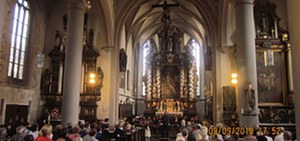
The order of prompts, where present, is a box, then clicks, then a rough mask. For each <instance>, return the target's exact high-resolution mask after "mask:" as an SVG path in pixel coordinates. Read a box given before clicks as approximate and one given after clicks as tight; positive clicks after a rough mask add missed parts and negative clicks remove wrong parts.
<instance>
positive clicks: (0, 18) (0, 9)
mask: <svg viewBox="0 0 300 141" xmlns="http://www.w3.org/2000/svg"><path fill="white" fill-rule="evenodd" d="M5 5H6V0H1V1H0V37H2V32H3V23H4V21H5V20H4V19H5ZM1 42H2V38H0V45H1V44H2V43H1ZM0 50H1V46H0ZM0 55H1V51H0Z"/></svg>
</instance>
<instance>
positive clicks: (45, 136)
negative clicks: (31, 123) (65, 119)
mask: <svg viewBox="0 0 300 141" xmlns="http://www.w3.org/2000/svg"><path fill="white" fill-rule="evenodd" d="M40 134H41V135H40V136H39V137H37V138H36V141H52V136H53V135H52V125H50V124H45V125H44V126H43V127H42V128H41V130H40Z"/></svg>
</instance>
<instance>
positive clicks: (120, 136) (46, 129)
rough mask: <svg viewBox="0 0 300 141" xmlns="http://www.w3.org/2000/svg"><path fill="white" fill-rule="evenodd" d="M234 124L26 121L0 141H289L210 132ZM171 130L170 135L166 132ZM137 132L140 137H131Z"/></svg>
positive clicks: (3, 129)
mask: <svg viewBox="0 0 300 141" xmlns="http://www.w3.org/2000/svg"><path fill="white" fill-rule="evenodd" d="M227 126H228V127H229V126H238V125H225V124H224V123H217V124H216V125H213V124H212V123H211V122H209V121H207V120H199V118H198V117H197V116H195V117H190V118H188V117H186V116H170V115H158V116H154V117H144V116H136V117H133V118H122V119H120V120H119V122H118V123H117V124H116V125H110V124H109V119H108V118H106V119H103V120H98V121H96V122H94V123H89V122H85V123H84V122H79V123H78V125H71V124H68V125H67V126H66V127H64V126H62V125H60V124H57V125H53V124H52V125H50V124H43V125H38V124H31V125H30V124H29V123H28V122H10V123H8V124H6V125H1V126H0V141H6V140H9V141H52V140H53V141H111V140H115V141H144V140H145V141H151V140H154V139H159V138H171V139H173V140H176V141H223V140H224V141H237V140H246V141H273V140H274V141H291V140H292V139H293V136H292V133H291V132H290V131H287V130H284V128H280V130H279V131H278V133H277V134H276V136H269V134H268V133H267V132H261V131H259V130H257V127H256V128H255V127H254V128H253V129H254V132H253V134H249V132H248V133H247V134H239V135H238V134H236V133H234V132H232V133H231V134H222V133H221V132H212V130H211V129H216V128H223V127H227ZM169 131H172V132H169ZM134 133H138V134H139V137H140V138H133V134H134Z"/></svg>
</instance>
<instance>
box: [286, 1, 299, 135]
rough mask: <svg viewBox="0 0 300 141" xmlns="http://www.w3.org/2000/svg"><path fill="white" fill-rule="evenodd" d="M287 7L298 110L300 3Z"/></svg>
mask: <svg viewBox="0 0 300 141" xmlns="http://www.w3.org/2000/svg"><path fill="white" fill-rule="evenodd" d="M287 6H288V8H287V9H288V19H289V33H290V41H291V57H292V59H293V61H292V65H293V84H295V86H294V97H293V99H294V102H295V109H299V108H300V102H298V101H300V95H299V93H300V87H299V86H297V85H298V84H300V73H299V71H300V65H299V62H298V60H300V55H299V52H300V48H299V45H300V26H299V25H300V18H299V15H298V13H299V12H300V9H299V6H300V1H299V0H287ZM295 111H296V118H295V119H296V131H297V134H296V136H297V138H298V140H299V137H300V111H299V110H295Z"/></svg>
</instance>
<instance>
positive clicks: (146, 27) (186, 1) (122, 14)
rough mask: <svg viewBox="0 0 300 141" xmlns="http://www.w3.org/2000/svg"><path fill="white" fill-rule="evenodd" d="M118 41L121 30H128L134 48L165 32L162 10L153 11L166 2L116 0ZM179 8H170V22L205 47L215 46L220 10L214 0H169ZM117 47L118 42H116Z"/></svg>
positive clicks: (156, 0)
mask: <svg viewBox="0 0 300 141" xmlns="http://www.w3.org/2000/svg"><path fill="white" fill-rule="evenodd" d="M115 2H116V4H115V5H117V7H116V21H115V27H116V30H115V31H116V32H115V39H116V41H118V40H119V39H120V38H121V34H120V32H119V31H122V30H121V29H122V28H124V27H125V28H126V32H127V37H126V40H127V42H128V40H129V39H130V38H129V37H130V35H132V39H134V40H133V43H134V45H137V44H140V43H143V42H144V41H145V40H147V39H149V38H151V37H152V36H153V35H155V34H156V33H157V32H158V31H159V30H161V29H162V26H163V23H162V22H161V16H162V14H163V10H162V8H152V5H153V4H162V3H163V2H164V0H116V1H115ZM167 2H168V3H169V4H174V3H178V4H179V7H172V8H170V15H171V17H170V19H171V23H172V24H173V25H174V26H176V27H178V28H179V29H180V30H182V31H183V32H184V33H186V34H188V35H190V36H192V37H193V38H195V39H197V40H198V41H200V42H203V43H204V45H206V44H212V43H208V42H213V41H212V39H214V38H216V33H217V28H218V27H217V13H218V8H217V6H216V1H215V0H167ZM117 44H118V43H117Z"/></svg>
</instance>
